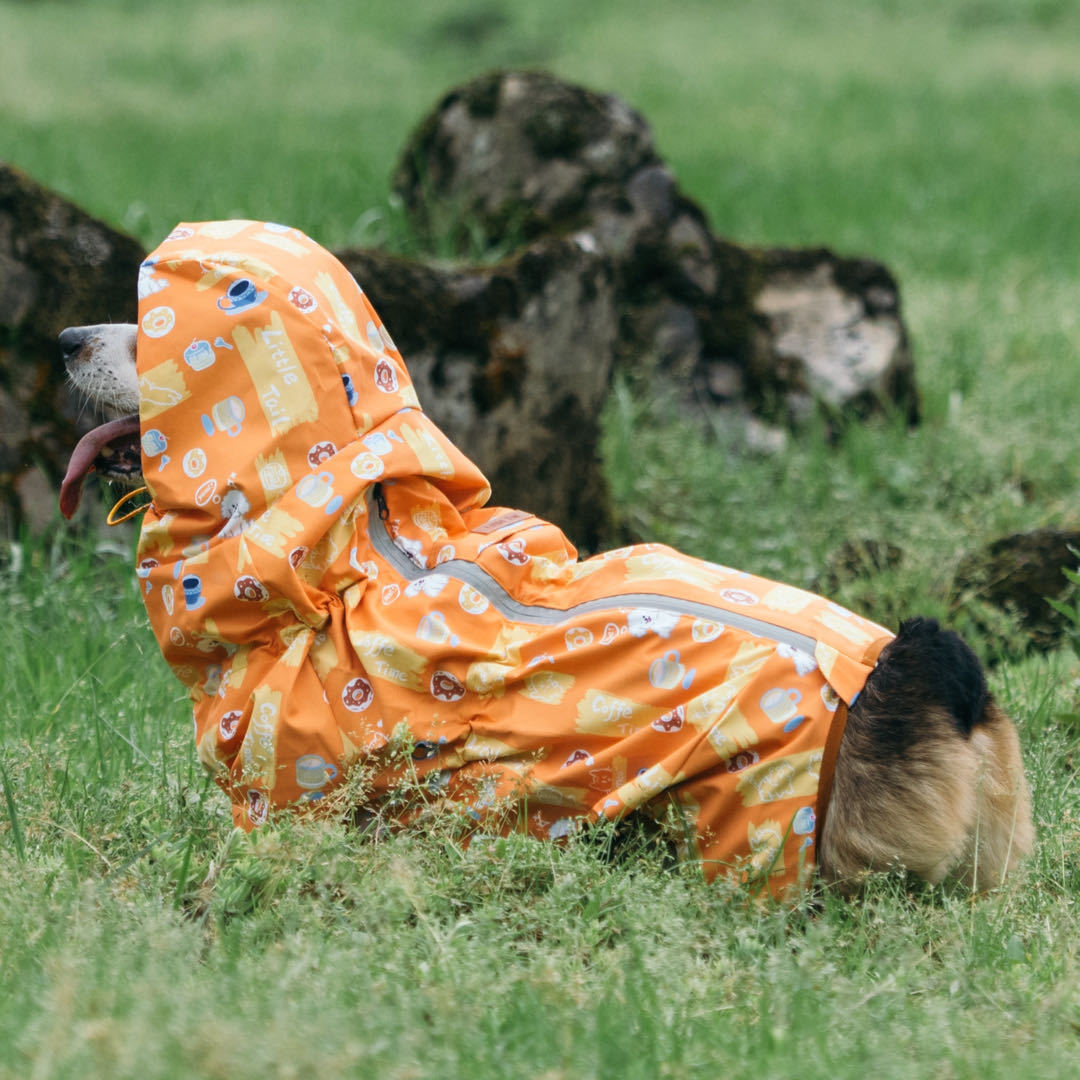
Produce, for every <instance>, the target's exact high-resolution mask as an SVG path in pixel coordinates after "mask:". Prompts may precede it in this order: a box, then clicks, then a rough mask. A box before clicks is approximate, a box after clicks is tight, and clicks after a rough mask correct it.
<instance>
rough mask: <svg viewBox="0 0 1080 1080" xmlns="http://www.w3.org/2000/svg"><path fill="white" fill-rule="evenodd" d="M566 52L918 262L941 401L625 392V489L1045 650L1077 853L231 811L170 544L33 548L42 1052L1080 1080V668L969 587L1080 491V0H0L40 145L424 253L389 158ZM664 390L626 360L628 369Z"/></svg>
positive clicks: (196, 200) (735, 212) (83, 172)
mask: <svg viewBox="0 0 1080 1080" xmlns="http://www.w3.org/2000/svg"><path fill="white" fill-rule="evenodd" d="M514 65H528V66H537V65H543V66H545V67H549V68H551V69H553V70H554V71H555V72H557V73H558V74H560V75H563V76H565V77H568V78H572V79H575V80H577V81H581V82H585V83H587V84H589V85H591V86H594V87H595V88H597V89H601V90H611V91H615V92H618V93H620V94H622V95H623V96H624V97H626V98H627V99H628V100H629V101H630V102H631V103H632V104H633V105H635V106H636V107H637V108H639V109H640V110H641V111H642V112H643V113H644V114H645V115H646V117H647V118H648V119H649V121H650V122H651V124H652V125H653V128H654V130H655V132H656V136H657V140H658V143H659V146H660V148H661V150H662V152H663V153H664V154H665V155H666V156H667V158H668V159H669V160H670V162H671V163H672V165H673V167H674V169H675V171H676V173H677V175H678V176H679V178H680V180H681V182H682V184H683V186H684V187H685V189H686V190H687V191H688V192H689V193H690V194H691V195H692V196H693V197H695V198H696V199H698V200H699V201H700V202H701V203H702V205H703V206H704V207H705V208H706V209H707V211H708V213H709V214H710V215H711V218H712V220H713V223H714V226H715V228H716V230H717V231H718V232H720V233H722V234H724V235H728V236H730V237H732V238H734V239H737V240H739V241H742V242H747V243H770V244H772V243H785V244H789V243H790V244H819V243H824V244H828V245H830V246H832V247H834V248H836V249H837V250H839V251H842V252H844V253H865V254H868V255H871V256H874V257H877V258H880V259H883V260H884V261H886V262H887V263H889V265H890V266H891V267H892V268H893V270H894V271H895V272H896V274H897V276H898V277H899V280H900V282H901V286H902V290H903V296H904V302H905V308H906V317H907V319H908V322H909V326H910V329H911V331H912V336H913V340H914V347H915V349H916V356H917V363H918V371H919V380H920V385H921V387H922V389H923V393H924V398H925V422H924V423H923V425H922V426H921V427H920V428H918V429H917V430H915V431H912V432H908V431H905V430H903V429H901V428H900V427H898V426H895V425H891V424H889V423H887V422H883V423H878V424H873V425H870V426H867V427H865V428H861V429H858V430H853V431H851V432H849V433H848V434H847V435H846V436H845V438H844V439H843V440H842V441H841V442H840V444H839V445H838V446H835V447H826V446H825V445H824V444H823V443H822V440H821V439H820V437H819V436H818V435H817V434H816V433H815V432H813V431H809V432H806V433H804V434H802V435H800V436H799V437H797V438H795V439H794V440H792V443H791V445H790V447H789V449H788V451H787V452H786V453H785V454H783V455H782V456H779V457H776V458H771V459H740V460H735V459H734V458H733V457H732V455H731V453H730V452H729V446H728V443H729V440H728V438H727V436H726V435H725V433H724V432H722V431H721V432H709V431H702V432H701V433H700V435H697V434H693V433H690V434H688V432H687V426H686V425H685V424H684V423H680V422H678V420H677V419H676V418H675V417H673V415H672V413H671V406H670V404H669V403H665V402H662V401H661V402H657V401H649V400H644V399H642V398H641V397H639V396H635V395H634V394H633V393H631V392H620V393H619V394H618V395H616V396H615V398H614V399H613V402H612V406H611V408H610V410H609V415H608V417H607V437H606V456H607V463H608V468H609V474H610V477H611V480H612V483H613V486H614V489H615V491H616V494H617V498H618V503H619V506H620V509H621V510H622V512H623V513H624V514H625V515H626V516H627V517H628V518H629V520H630V521H631V522H632V523H633V524H634V525H635V527H636V528H637V529H638V530H639V531H641V532H644V533H648V534H650V535H654V536H656V537H657V538H660V539H664V540H667V541H669V542H673V543H675V544H677V545H679V546H681V547H682V548H684V549H685V550H688V551H690V552H692V553H694V554H697V555H701V556H704V557H710V558H715V559H719V560H721V561H723V562H726V563H732V564H736V565H741V566H744V567H745V568H746V569H748V570H754V571H757V572H762V573H766V574H770V575H774V576H780V577H785V578H787V579H789V580H793V581H796V582H799V583H807V582H810V581H812V580H813V579H814V578H815V576H816V575H817V574H818V573H819V572H820V571H821V568H822V567H823V566H824V565H825V563H826V561H827V558H828V556H829V554H830V553H831V552H832V551H834V550H835V549H836V548H837V547H838V545H840V544H841V543H842V542H844V541H845V540H858V539H865V538H876V539H889V540H890V541H892V542H893V543H895V544H898V545H899V546H900V548H901V550H902V552H903V557H902V560H901V562H900V564H899V565H898V566H897V567H895V568H893V569H891V570H889V571H888V572H886V573H876V574H873V573H867V574H866V575H865V576H863V577H861V578H858V579H856V580H853V581H849V582H846V583H845V584H844V585H843V586H842V588H841V596H842V598H843V599H845V600H847V601H849V602H851V603H853V604H857V605H858V606H859V607H861V608H862V609H865V610H867V611H868V613H870V614H872V615H874V616H875V617H876V618H878V619H881V620H883V621H887V622H895V621H896V619H897V618H898V617H899V615H900V614H902V613H907V612H911V611H915V610H919V611H923V612H926V613H930V614H938V615H943V616H944V615H948V616H949V617H950V618H951V619H952V620H953V621H954V622H956V623H958V624H959V625H961V626H963V627H964V628H965V629H967V630H969V631H972V632H973V633H974V641H975V644H976V645H977V646H978V647H979V648H980V649H982V650H983V651H984V652H985V653H986V654H988V655H989V654H992V653H995V652H998V653H1000V652H1004V653H1005V654H1006V656H1007V659H1006V660H1005V661H1004V662H1002V663H1000V664H998V665H997V666H996V667H995V669H994V671H993V675H992V683H993V688H994V690H995V692H996V693H998V694H999V696H1000V697H1001V699H1002V700H1003V702H1004V703H1005V704H1006V706H1007V707H1008V708H1009V709H1010V710H1011V711H1012V713H1013V714H1014V715H1015V716H1016V717H1017V719H1018V722H1019V724H1020V727H1021V732H1022V738H1023V743H1024V748H1025V755H1026V760H1027V763H1028V768H1029V776H1030V780H1031V783H1032V787H1033V794H1034V799H1035V807H1036V818H1037V822H1038V828H1039V844H1038V848H1037V851H1036V854H1035V856H1034V857H1033V858H1032V860H1031V861H1030V863H1029V865H1028V866H1027V867H1026V868H1025V869H1024V870H1023V871H1022V872H1021V873H1020V874H1018V875H1017V876H1016V877H1015V878H1014V879H1013V880H1012V881H1011V882H1010V883H1009V885H1008V886H1007V887H1006V889H1005V890H1003V891H1001V892H999V893H997V894H994V895H991V896H988V897H985V898H978V899H977V898H972V897H971V896H968V895H965V894H963V893H962V892H961V891H959V890H956V889H948V888H946V889H925V888H920V887H917V886H915V885H913V884H912V883H910V882H908V881H906V880H905V879H904V878H903V877H901V876H899V875H883V876H881V877H880V878H879V879H876V880H874V881H873V882H872V883H871V885H870V887H869V889H868V893H867V896H866V898H865V899H864V900H863V901H861V902H858V903H847V902H844V901H841V900H839V899H838V898H836V897H833V896H829V895H825V896H823V897H820V898H818V900H817V901H816V902H815V903H813V904H811V903H807V905H806V906H804V907H802V908H797V909H794V910H777V911H764V912H763V911H761V910H758V909H757V908H755V907H753V906H751V905H749V904H748V903H747V902H746V900H745V898H744V897H742V896H741V895H740V894H738V893H737V892H736V893H734V894H731V893H729V892H728V891H727V890H725V889H723V888H718V887H716V886H711V887H707V886H705V885H704V884H703V883H702V882H701V881H700V880H699V878H698V877H697V876H696V875H695V873H694V869H693V867H686V866H684V867H681V868H678V869H675V870H671V869H670V868H667V867H665V866H664V865H663V860H662V858H661V856H660V854H659V853H658V852H656V851H655V850H653V849H652V848H650V847H649V845H648V844H647V843H645V842H644V841H641V842H640V843H631V844H630V845H629V847H628V848H627V847H622V848H620V849H619V850H617V851H612V850H611V847H612V845H611V843H610V837H606V836H603V835H600V836H596V837H593V838H591V839H589V840H585V841H578V842H575V843H572V844H570V845H569V846H567V847H560V848H556V847H553V846H545V845H540V844H536V843H532V842H529V841H526V840H521V839H510V840H506V841H498V842H494V843H491V844H488V845H474V846H473V847H471V848H469V849H468V850H464V851H463V850H462V849H461V848H460V846H459V845H458V844H457V843H455V839H454V836H453V832H452V828H451V827H450V825H447V826H446V828H445V830H444V831H440V828H439V827H435V828H433V829H432V830H429V831H425V832H424V833H423V834H418V833H415V832H414V833H406V834H402V835H397V836H392V837H388V838H384V839H381V840H380V841H379V842H378V843H372V842H368V841H365V840H363V839H361V838H360V837H358V836H357V835H356V834H355V833H351V832H348V831H345V830H343V829H340V828H337V827H335V826H332V825H324V826H319V827H297V826H294V825H290V824H289V823H287V822H286V823H281V824H278V825H274V826H270V827H267V828H265V829H263V830H262V831H261V832H260V833H259V834H258V835H256V836H254V837H251V838H245V837H242V836H239V835H236V834H233V832H232V831H231V828H230V822H229V818H228V815H227V813H226V810H227V808H226V805H225V800H224V798H223V797H222V796H220V795H219V794H218V793H217V792H216V790H214V789H212V788H211V787H210V786H208V784H207V782H206V781H205V780H204V778H203V776H202V773H201V770H200V768H199V766H198V765H197V763H196V761H195V755H194V752H193V747H192V745H191V735H190V718H189V712H188V708H187V706H186V704H185V701H184V697H183V694H182V690H181V688H180V687H179V685H178V684H176V683H175V682H174V681H173V680H172V678H171V676H170V675H169V674H168V672H167V670H166V669H165V667H164V664H163V663H162V662H161V661H160V658H159V657H158V655H157V649H156V646H155V644H154V642H153V639H152V638H151V636H150V634H149V631H148V629H147V627H146V625H145V621H144V617H143V614H142V608H141V603H140V601H139V597H138V595H137V592H136V589H135V584H134V581H133V575H132V574H131V572H130V552H123V553H118V552H116V551H112V552H110V551H105V550H99V551H93V550H90V549H89V548H86V547H81V548H80V547H79V546H78V545H75V544H72V543H68V542H65V540H64V539H63V537H62V535H61V534H60V533H59V532H57V533H56V534H54V535H53V536H51V537H47V538H44V539H41V540H37V541H34V542H30V543H24V544H22V545H20V546H18V547H16V548H15V549H12V550H11V551H9V552H6V553H4V554H3V556H2V557H0V606H2V608H3V609H4V610H5V612H6V614H7V618H6V619H4V620H3V623H2V625H0V690H2V692H3V705H2V706H0V724H2V729H0V730H2V742H0V786H2V796H0V1002H2V1003H3V1006H2V1008H0V1077H4V1078H6V1077H9V1076H10V1077H13V1078H14V1077H19V1078H23V1077H32V1078H34V1080H37V1078H53V1077H57V1078H60V1077H79V1078H85V1077H98V1076H100V1077H110V1078H113V1077H117V1078H124V1077H139V1078H157V1077H178V1078H179V1077H191V1076H199V1077H222V1078H229V1080H239V1078H246V1077H252V1078H259V1080H268V1078H277V1077H282V1078H287V1077H303V1076H309V1075H316V1074H319V1075H323V1076H328V1077H329V1076H363V1077H373V1076H374V1077H380V1078H382V1077H387V1078H401V1080H405V1078H423V1077H430V1076H436V1075H441V1076H468V1077H469V1078H470V1080H486V1078H489V1077H490V1078H493V1080H494V1078H499V1080H504V1078H506V1077H538V1078H544V1080H555V1078H559V1077H567V1078H569V1077H575V1078H577V1077H603V1078H606V1077H620V1078H624V1077H625V1078H635V1077H642V1078H652V1077H658V1076H668V1077H677V1078H681V1077H687V1078H690V1077H699V1076H700V1077H706V1076H714V1075H720V1074H722V1075H724V1076H726V1077H730V1078H733V1080H734V1078H740V1077H754V1078H755V1080H761V1078H765V1077H769V1078H771V1077H788V1076H791V1077H806V1078H809V1077H819V1076H820V1077H833V1076H840V1077H846V1076H852V1077H864V1076H866V1075H868V1074H872V1075H874V1076H888V1077H913V1078H923V1077H943V1078H947V1077H949V1078H951V1077H976V1076H977V1077H979V1078H980V1080H984V1078H990V1077H1008V1078H1013V1077H1016V1076H1037V1077H1040V1078H1042V1077H1047V1078H1049V1077H1058V1076H1061V1077H1069V1078H1071V1077H1073V1076H1075V1074H1076V1061H1077V1060H1078V1058H1077V1055H1078V1053H1080V912H1078V910H1077V898H1078V896H1080V820H1078V810H1080V804H1078V799H1077V784H1076V772H1075V770H1076V763H1077V761H1080V669H1078V665H1077V663H1076V661H1075V659H1073V657H1072V656H1071V654H1069V653H1067V652H1062V653H1061V654H1058V655H1054V656H1050V657H1031V656H1029V657H1026V658H1025V657H1021V656H1020V655H1019V648H1020V646H1022V644H1023V641H1022V636H1021V635H1020V634H1019V633H1018V631H1017V628H1016V627H1015V626H1012V625H1011V624H1010V623H1009V622H1008V620H1007V619H998V620H996V621H994V622H993V623H992V625H991V624H990V623H988V621H987V619H986V615H985V612H983V611H982V610H981V609H980V606H979V604H978V601H977V598H974V599H965V600H964V602H963V603H960V602H959V601H958V599H957V597H955V596H954V594H953V588H952V576H953V573H954V570H955V567H956V565H957V563H958V561H959V559H960V558H961V557H962V556H963V555H964V554H965V553H966V552H968V551H970V550H973V549H975V548H977V547H978V546H980V545H981V544H982V543H983V542H985V541H986V540H987V539H989V538H991V537H993V536H996V535H999V534H1002V533H1005V532H1008V531H1012V530H1015V529H1026V528H1033V527H1036V526H1038V525H1044V524H1062V523H1069V524H1075V523H1076V522H1077V520H1078V518H1080V513H1078V509H1077V498H1078V495H1080V458H1078V455H1077V452H1076V443H1077V440H1076V429H1077V424H1076V419H1075V414H1076V410H1077V403H1078V402H1080V364H1077V363H1076V359H1075V358H1076V353H1077V346H1078V344H1080V315H1078V311H1080V305H1078V304H1077V302H1076V298H1077V295H1078V291H1080V263H1078V262H1077V260H1076V257H1075V253H1076V251H1077V250H1080V201H1078V200H1077V198H1076V194H1075V176H1076V175H1077V172H1078V166H1080V142H1078V140H1077V139H1076V133H1075V117H1076V101H1077V92H1078V90H1080V10H1078V9H1077V7H1076V5H1074V4H1072V3H1069V2H1067V0H1011V2H1006V0H948V2H937V3H932V2H931V0H909V2H906V3H900V2H899V0H863V2H861V3H857V2H855V0H850V2H848V0H817V2H815V3H810V2H803V0H778V2H776V3H772V4H760V3H759V4H754V3H751V2H749V0H731V2H726V3H723V4H720V3H717V2H716V0H700V2H695V0H679V2H673V3H671V4H668V5H663V6H658V5H647V4H644V3H641V2H639V0H624V2H622V3H615V2H614V0H597V2H595V3H593V4H591V5H583V4H580V3H571V2H569V0H551V2H549V3H548V4H545V5H525V4H518V3H513V2H512V0H482V2H479V3H476V4H472V5H469V4H463V3H460V2H457V0H454V2H447V0H441V2H436V0H416V2H414V3H412V4H410V5H408V6H404V5H400V4H390V3H384V2H382V0H379V2H372V3H368V4H364V5H354V4H348V3H345V2H343V0H339V2H333V0H327V2H326V3H323V4H321V5H318V6H317V7H305V6H303V5H298V4H286V3H284V2H283V0H280V2H279V0H275V2H269V0H266V2H260V3H255V2H250V3H244V2H237V3H233V4H230V5H220V4H216V3H208V2H203V0H193V2H189V3H187V4H184V5H166V4H157V5H148V4H145V3H144V4H135V3H131V2H123V0H98V2H96V3H94V4H92V5H90V4H73V3H61V2H48V0H39V2H34V3H31V2H29V0H24V2H11V0H0V158H3V159H4V160H7V161H9V162H11V163H13V164H16V165H18V166H20V167H21V168H23V169H25V170H26V171H27V172H29V173H30V174H31V175H33V176H35V177H36V178H37V179H39V180H41V181H42V182H44V183H46V184H48V185H50V186H52V187H55V188H56V189H58V190H60V191H62V192H63V193H64V194H66V195H68V196H70V197H71V198H73V199H75V200H76V201H77V202H79V203H80V204H82V205H83V206H85V207H86V208H87V209H89V210H91V211H92V212H94V213H96V214H99V215H101V216H102V217H104V218H106V219H108V220H110V221H112V222H113V223H115V224H117V225H120V226H122V227H124V228H127V229H129V230H130V231H132V232H134V233H136V234H137V235H138V236H139V237H140V239H142V241H143V242H144V243H146V244H147V245H151V244H153V243H155V242H156V241H157V240H158V239H159V238H160V237H161V236H162V235H163V234H164V233H165V232H166V231H167V230H168V229H169V228H170V227H171V226H172V224H173V223H174V222H175V221H176V220H179V219H181V218H186V219H197V218H201V217H223V216H229V215H235V214H242V215H245V216H254V217H266V218H274V219H278V220H283V221H288V222H290V223H293V224H296V225H299V226H301V227H303V228H305V229H307V230H308V231H309V232H311V233H312V235H314V236H315V237H316V238H318V239H319V240H321V241H324V242H326V243H328V244H331V245H333V244H341V243H345V242H349V241H355V242H363V243H375V242H388V243H397V244H399V245H400V244H403V243H405V242H406V241H405V239H403V237H402V234H401V230H400V227H399V223H398V218H397V215H396V211H395V208H394V206H393V205H392V201H391V200H390V198H389V181H388V176H389V173H390V172H391V170H392V167H393V165H394V160H395V155H396V154H397V152H398V150H399V148H400V147H401V145H402V144H403V142H404V140H405V138H406V136H407V134H408V132H409V131H410V129H411V127H412V125H414V124H415V123H416V122H417V121H418V120H419V119H420V117H421V116H422V115H423V113H424V112H425V111H426V110H427V109H428V108H429V107H430V106H431V105H432V104H433V103H434V102H435V101H436V100H437V98H438V97H439V95H440V94H441V93H442V92H443V91H444V90H445V89H447V88H448V87H449V86H450V85H452V84H453V83H455V82H457V81H459V80H461V79H464V78H466V77H468V76H470V75H473V74H477V73H479V72H482V71H485V70H488V69H490V68H492V67H496V66H514ZM624 389H625V388H624Z"/></svg>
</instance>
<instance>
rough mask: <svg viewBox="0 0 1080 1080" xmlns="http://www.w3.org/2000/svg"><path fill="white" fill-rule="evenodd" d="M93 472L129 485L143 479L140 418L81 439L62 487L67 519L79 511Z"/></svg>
mask: <svg viewBox="0 0 1080 1080" xmlns="http://www.w3.org/2000/svg"><path fill="white" fill-rule="evenodd" d="M91 471H93V472H96V473H98V474H99V475H101V476H104V477H105V478H106V479H108V480H122V481H127V482H129V483H130V482H133V481H135V480H138V479H139V477H141V476H142V452H141V449H140V445H139V417H138V415H133V416H122V417H120V419H118V420H110V421H108V422H107V423H105V424H102V425H101V426H100V427H96V428H94V430H93V431H88V432H87V433H86V434H85V435H84V436H83V437H82V438H81V439H80V440H79V442H78V445H77V446H76V447H75V449H74V450H73V451H72V454H71V460H70V461H69V462H68V467H67V475H66V476H65V477H64V481H63V483H62V484H61V485H60V513H62V514H63V515H64V517H66V518H70V517H71V516H72V515H73V514H74V513H75V511H76V510H78V508H79V500H80V498H81V497H82V486H83V480H85V479H86V477H87V474H88V473H90V472H91Z"/></svg>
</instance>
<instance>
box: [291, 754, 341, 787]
mask: <svg viewBox="0 0 1080 1080" xmlns="http://www.w3.org/2000/svg"><path fill="white" fill-rule="evenodd" d="M337 774H338V771H337V766H336V765H332V764H331V763H330V762H329V761H327V760H326V759H325V758H323V757H320V756H319V755H318V754H301V755H300V757H298V758H297V759H296V783H297V786H298V787H302V788H306V789H307V790H308V791H316V790H318V789H319V788H322V787H325V786H326V785H327V784H329V783H330V781H331V780H334V779H336V777H337Z"/></svg>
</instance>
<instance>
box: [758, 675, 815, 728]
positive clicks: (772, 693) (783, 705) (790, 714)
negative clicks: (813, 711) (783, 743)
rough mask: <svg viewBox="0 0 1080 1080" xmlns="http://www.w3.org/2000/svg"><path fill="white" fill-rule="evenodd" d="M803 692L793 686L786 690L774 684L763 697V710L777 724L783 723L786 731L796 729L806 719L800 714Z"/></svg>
mask: <svg viewBox="0 0 1080 1080" xmlns="http://www.w3.org/2000/svg"><path fill="white" fill-rule="evenodd" d="M800 701H802V694H801V693H800V692H799V691H798V690H795V689H793V688H791V689H787V690H784V689H782V688H781V687H779V686H774V687H773V688H772V689H771V690H766V691H765V693H764V694H763V695H762V697H761V711H762V712H763V713H764V714H765V715H766V716H767V717H768V718H769V719H770V720H771V721H772V722H773V723H774V724H777V725H781V724H782V725H783V727H784V730H785V731H794V730H795V728H797V727H798V726H799V725H800V724H801V723H802V722H803V720H804V719H805V717H803V716H801V715H800V714H799V702H800Z"/></svg>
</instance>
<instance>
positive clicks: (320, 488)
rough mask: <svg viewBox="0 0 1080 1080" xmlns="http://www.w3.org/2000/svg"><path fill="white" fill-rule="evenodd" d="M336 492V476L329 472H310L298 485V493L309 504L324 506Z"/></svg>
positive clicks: (301, 499) (298, 496) (302, 500)
mask: <svg viewBox="0 0 1080 1080" xmlns="http://www.w3.org/2000/svg"><path fill="white" fill-rule="evenodd" d="M333 494H334V477H333V474H331V473H328V472H321V473H308V475H307V476H305V477H304V478H303V479H302V480H301V481H300V483H299V484H297V485H296V495H297V498H299V499H300V501H301V502H305V503H307V504H308V506H322V505H323V504H324V503H327V502H329V500H330V496H331V495H333Z"/></svg>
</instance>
